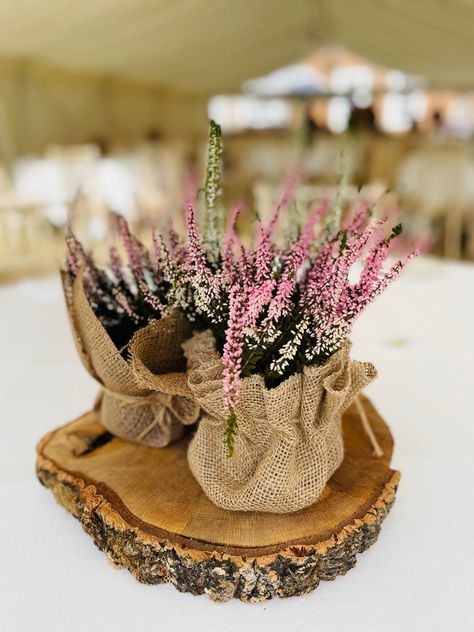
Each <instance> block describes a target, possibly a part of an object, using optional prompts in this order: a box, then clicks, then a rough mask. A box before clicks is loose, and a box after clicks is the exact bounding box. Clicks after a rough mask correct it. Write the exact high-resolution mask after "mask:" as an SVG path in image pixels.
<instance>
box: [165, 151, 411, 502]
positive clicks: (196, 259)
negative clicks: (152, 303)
mask: <svg viewBox="0 0 474 632" xmlns="http://www.w3.org/2000/svg"><path fill="white" fill-rule="evenodd" d="M217 145H219V143H217ZM217 155H219V156H220V149H219V151H218V152H216V161H215V162H216V163H217V162H218V161H217ZM293 185H294V183H290V185H289V186H288V187H287V188H286V190H285V192H284V194H283V196H282V200H281V202H280V204H279V206H278V208H277V210H276V212H275V214H274V217H273V218H272V219H271V221H270V222H269V223H268V225H266V226H264V225H262V223H261V222H260V221H259V220H257V221H256V234H255V239H254V244H253V245H252V246H250V247H244V246H243V245H242V243H240V241H239V239H238V236H237V233H236V222H237V218H238V214H239V211H238V209H235V210H234V211H233V213H232V217H231V219H230V223H229V228H228V230H227V234H226V235H225V236H223V235H221V234H219V232H218V230H217V228H216V227H218V226H219V225H221V224H222V221H221V218H220V216H219V214H216V221H214V222H213V221H211V220H209V218H207V220H206V221H205V222H204V225H205V226H206V230H205V232H204V234H201V233H200V230H199V227H198V222H197V220H196V214H195V211H194V208H193V206H192V205H189V206H188V209H187V214H186V222H187V230H188V244H187V248H186V255H185V257H184V258H183V259H182V261H181V262H180V263H179V264H178V265H177V268H178V269H179V272H178V273H177V278H178V279H180V280H181V282H183V283H184V284H185V285H186V287H190V288H191V291H192V293H193V297H194V303H193V306H194V310H195V313H194V314H193V315H192V318H193V320H195V322H197V323H198V324H199V325H200V327H201V328H203V327H207V329H206V330H205V331H201V332H198V333H196V334H195V335H194V336H193V337H192V338H191V339H190V340H188V341H187V342H185V343H184V344H183V348H184V350H185V354H186V356H187V358H188V363H189V372H188V384H189V386H190V389H191V391H192V393H193V395H194V397H195V399H196V401H197V402H198V403H199V405H200V406H201V408H202V410H203V415H202V418H201V420H200V424H199V426H198V428H197V431H196V433H195V435H194V437H193V439H192V441H191V443H190V446H189V450H188V461H189V465H190V468H191V470H192V472H193V474H194V476H195V478H196V479H197V480H198V482H199V483H200V485H201V486H202V488H203V490H204V491H205V493H206V494H207V496H208V497H209V498H210V499H211V500H212V501H213V502H214V503H215V504H217V505H218V506H220V507H223V508H225V509H230V510H242V511H246V510H257V511H269V512H275V513H284V512H290V511H296V510H299V509H302V508H304V507H306V506H308V505H310V504H312V503H313V502H314V501H315V500H316V499H317V498H318V497H319V495H320V494H321V492H322V490H323V488H324V485H325V484H326V482H327V480H328V479H329V478H330V476H331V475H332V474H333V472H334V471H335V470H336V469H337V468H338V467H339V465H340V464H341V462H342V459H343V440H342V434H341V417H342V413H343V412H344V410H345V409H346V408H347V407H348V406H349V405H350V404H351V403H352V402H353V401H354V400H356V398H357V396H358V394H359V393H360V392H361V390H362V389H363V388H364V387H365V386H366V385H367V384H368V383H369V382H370V381H371V380H373V379H374V378H375V376H376V371H375V369H374V367H373V366H372V364H370V363H366V362H358V361H355V360H352V359H351V358H350V341H349V336H350V332H351V329H352V326H353V323H354V321H355V320H356V318H357V317H358V316H359V315H360V314H361V312H362V311H363V310H364V309H365V308H366V307H367V306H368V305H369V304H370V303H371V302H372V301H373V300H374V299H375V298H376V297H377V296H378V295H379V294H381V293H382V292H383V291H384V290H385V289H386V288H387V287H388V285H389V284H390V283H392V282H393V281H394V280H395V279H396V278H397V276H398V275H399V273H400V272H401V270H402V269H403V267H404V265H405V264H406V262H407V260H408V259H410V258H411V257H412V256H414V255H415V253H413V254H412V255H410V256H409V257H408V258H407V260H406V261H404V262H402V261H398V262H396V263H395V264H393V265H392V266H391V267H389V268H388V270H384V269H383V265H384V263H385V261H386V260H387V257H388V255H389V249H390V244H391V243H392V240H393V239H394V238H395V237H397V235H399V234H400V232H401V225H398V226H396V227H395V228H393V229H392V230H391V231H389V233H388V235H386V236H381V235H380V233H381V230H382V229H383V226H384V224H385V220H383V219H382V220H378V221H372V220H371V216H372V209H371V208H368V207H367V206H363V207H361V208H359V209H357V210H356V211H355V212H354V213H353V214H352V215H351V216H350V217H349V218H348V219H346V220H345V221H341V217H342V209H341V206H340V202H339V200H340V196H338V195H336V197H335V200H334V202H333V204H329V203H328V202H323V203H321V204H319V205H317V206H316V208H315V209H314V210H313V212H311V213H310V214H309V216H308V219H307V221H306V222H305V223H304V225H303V226H302V227H301V228H300V230H298V231H297V232H298V234H297V236H296V238H294V239H293V240H291V241H290V242H289V243H285V244H283V245H279V244H278V243H277V240H276V239H275V238H274V232H275V227H276V225H277V223H278V221H279V219H280V214H281V210H282V208H284V206H285V205H286V204H287V203H288V200H289V198H290V197H291V188H292V186H293ZM213 190H214V191H215V192H216V191H218V190H219V186H218V184H216V183H215V182H214V185H213ZM209 226H211V229H212V230H211V232H209V231H208V230H207V227H209ZM357 262H359V263H361V264H362V268H361V272H360V274H359V278H358V279H357V280H355V282H353V281H352V280H351V278H350V277H351V271H352V269H353V267H354V265H355V264H356V263H357Z"/></svg>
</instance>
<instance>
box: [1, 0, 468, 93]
mask: <svg viewBox="0 0 474 632" xmlns="http://www.w3.org/2000/svg"><path fill="white" fill-rule="evenodd" d="M473 27H474V1H473V0H291V1H289V0H233V1H231V0H80V1H77V0H45V1H43V2H38V1H37V0H23V1H22V2H18V1H17V0H2V2H1V3H0V55H2V56H12V57H27V58H32V59H33V60H34V61H36V62H42V63H47V64H54V65H57V66H63V67H66V68H71V69H78V70H82V71H89V72H94V73H99V74H107V75H119V76H125V77H129V78H134V79H139V80H144V81H146V82H151V83H153V84H156V85H159V86H162V87H163V88H167V89H169V90H175V91H181V92H183V91H185V92H195V93H201V94H209V93H216V92H226V91H236V90H239V89H240V86H241V84H242V82H243V81H245V80H246V79H249V78H252V77H255V76H258V75H262V74H264V73H266V72H268V71H270V70H273V69H275V68H278V67H280V66H284V65H287V64H289V63H292V62H296V61H298V60H299V59H301V58H302V57H303V56H305V55H306V54H308V53H309V52H311V51H313V50H314V49H315V48H317V47H318V46H319V45H321V44H328V43H336V44H342V45H344V46H346V47H347V48H349V49H351V50H353V51H354V52H356V53H358V54H360V55H363V56H365V57H367V58H368V59H371V60H373V61H374V62H378V63H380V64H383V65H385V66H388V67H394V68H400V69H402V70H404V71H406V72H409V73H414V74H421V75H425V76H427V77H428V79H429V80H430V81H431V82H432V84H434V85H441V86H452V87H459V88H470V87H474V72H473V70H472V62H473V61H474V37H473V35H472V33H473Z"/></svg>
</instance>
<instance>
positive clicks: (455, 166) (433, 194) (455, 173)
mask: <svg viewBox="0 0 474 632" xmlns="http://www.w3.org/2000/svg"><path fill="white" fill-rule="evenodd" d="M398 190H399V191H400V193H401V194H402V195H403V196H404V198H405V200H406V201H407V202H408V204H409V205H410V206H411V207H412V209H413V213H414V214H416V215H417V216H418V218H419V219H420V220H421V222H423V221H424V222H425V223H426V224H427V225H429V224H433V223H435V222H441V223H442V225H443V233H444V243H443V253H444V255H445V256H446V257H449V258H453V259H460V258H462V255H463V235H464V234H465V233H466V229H467V231H468V247H467V253H468V254H469V255H470V256H473V252H474V245H473V241H474V235H473V230H474V229H473V228H472V223H473V217H474V157H473V156H472V155H470V154H469V152H468V149H467V147H466V146H464V145H451V146H433V147H428V148H425V149H422V150H420V151H416V152H414V153H412V154H410V155H409V156H408V157H407V158H406V160H405V161H404V163H403V164H402V166H401V168H400V172H399V177H398Z"/></svg>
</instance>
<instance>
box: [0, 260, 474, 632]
mask: <svg viewBox="0 0 474 632" xmlns="http://www.w3.org/2000/svg"><path fill="white" fill-rule="evenodd" d="M473 287H474V265H472V264H468V263H464V264H462V263H448V262H441V261H439V260H436V259H433V258H421V259H420V260H418V261H416V262H415V263H414V264H413V266H412V267H411V268H410V269H409V270H407V271H406V272H405V273H404V275H403V276H402V278H401V279H400V281H399V282H398V283H397V284H395V285H394V286H393V287H392V288H391V289H390V290H389V291H388V292H387V294H385V295H384V296H383V297H382V298H381V299H380V300H379V301H378V302H377V303H376V304H374V306H373V307H372V309H371V310H369V311H368V313H367V314H364V316H363V317H362V318H361V319H360V321H359V322H358V323H357V324H356V328H355V332H354V350H353V355H354V357H356V358H359V359H361V360H371V361H373V362H374V364H375V365H376V366H377V368H378V370H379V378H378V379H377V380H376V381H375V382H374V383H373V384H372V385H371V386H370V387H369V389H367V394H368V395H369V396H370V398H371V399H372V400H373V402H374V404H375V405H376V406H377V408H378V409H379V411H380V412H381V414H382V415H383V416H384V418H385V419H386V420H387V421H388V423H389V424H390V426H391V429H392V431H393V434H394V437H395V441H396V447H395V453H394V459H393V465H394V467H396V468H397V469H400V470H401V472H402V481H401V485H400V489H399V492H398V495H397V501H396V503H395V505H394V507H393V510H392V512H391V513H390V514H389V516H388V518H387V520H386V522H385V525H384V528H383V531H382V533H381V536H380V538H379V540H378V542H377V543H376V544H375V545H374V547H372V548H371V549H370V550H369V551H367V552H366V553H364V554H363V555H362V556H360V558H359V561H358V563H357V566H356V568H355V569H354V570H352V571H351V573H349V574H348V575H347V576H346V577H341V578H338V580H337V581H336V582H322V583H321V584H320V586H319V588H318V589H317V590H316V591H315V592H314V593H312V594H310V595H308V596H306V597H301V598H293V599H290V600H286V601H285V600H275V601H272V602H267V603H265V604H260V605H245V604H242V603H240V602H238V601H233V600H232V601H230V602H228V603H226V604H224V605H218V604H213V603H212V602H210V601H209V600H208V598H207V597H206V596H202V597H193V596H191V595H189V594H180V593H178V592H177V591H176V590H175V589H174V588H173V587H172V586H165V585H163V586H144V585H140V584H138V583H137V582H136V581H135V580H134V579H133V578H132V577H131V576H130V575H129V574H128V573H127V572H126V571H121V572H118V571H115V570H113V569H112V568H111V567H110V566H109V565H108V564H107V563H106V559H105V557H104V555H103V554H102V553H101V552H99V551H98V550H97V549H96V548H95V547H94V545H93V544H92V542H91V541H90V539H89V538H88V537H87V536H86V535H85V534H83V533H82V532H81V528H80V525H79V523H78V522H77V521H75V520H74V519H73V518H72V517H71V516H70V515H68V514H67V513H66V512H65V511H64V510H63V509H62V508H60V507H59V506H58V505H56V504H55V502H54V499H53V497H52V496H51V494H50V493H49V492H48V491H47V490H45V489H43V488H42V487H41V486H40V485H39V483H38V482H37V481H36V479H35V475H34V461H35V443H36V441H37V440H38V439H39V438H40V437H41V436H42V435H43V434H45V433H46V432H47V431H48V430H51V429H53V428H55V427H57V426H59V425H61V424H63V423H65V422H67V421H69V420H71V419H73V418H75V417H77V416H79V415H80V414H81V413H83V412H84V411H85V410H87V409H88V408H90V406H91V404H92V402H93V399H94V397H95V394H96V391H97V386H96V385H95V383H94V382H93V381H92V380H91V378H89V376H88V375H87V374H86V372H85V371H84V369H83V368H82V366H81V364H80V362H79V359H78V358H77V355H76V351H75V349H74V346H73V343H72V340H71V335H70V332H69V326H68V323H67V318H66V312H65V309H64V305H63V299H62V296H61V289H60V284H59V280H58V278H57V277H47V278H43V279H38V280H26V281H21V282H18V283H14V284H10V285H5V286H3V287H1V288H0V306H1V309H0V342H1V349H2V357H4V358H8V360H7V361H6V362H4V363H2V365H1V366H0V377H1V379H0V396H1V402H2V428H6V429H7V435H6V436H7V437H8V440H2V442H0V503H1V507H2V513H1V516H2V519H1V521H0V556H1V559H2V571H3V572H2V573H1V575H0V627H1V629H2V630H8V631H10V630H12V631H13V630H14V631H15V632H27V631H28V632H29V631H30V630H35V632H63V631H64V630H68V632H84V630H87V631H88V632H95V631H96V630H97V632H99V631H100V632H102V631H103V630H113V631H114V632H121V631H125V630H130V629H135V628H136V627H137V626H141V627H148V626H150V627H151V626H156V625H157V624H158V623H157V622H159V625H160V627H162V628H163V629H173V628H176V629H187V630H196V631H198V630H209V629H217V628H222V629H226V630H242V629H250V628H252V629H258V630H290V629H291V630H309V629H312V628H314V626H317V629H318V631H320V632H325V631H339V630H350V631H351V632H358V631H360V632H372V631H373V632H379V631H380V630H383V631H384V632H392V631H393V632H399V631H400V630H430V631H439V632H444V631H445V630H446V629H458V630H466V629H468V627H469V626H468V621H469V619H470V617H471V599H470V597H471V591H472V585H473V584H474V571H473V566H472V564H470V563H468V560H469V559H472V555H473V553H474V549H473V538H472V537H471V535H470V531H469V526H470V523H471V521H472V519H473V518H474V507H473V503H472V489H471V486H472V480H473V474H474V464H473V459H472V445H473V441H474V425H473V423H472V418H473V416H472V401H471V395H472V393H474V371H473V368H472V367H473V360H474V342H473V338H472V336H466V332H468V331H470V329H471V327H472V313H473V312H474V294H473V292H472V288H473ZM4 439H5V434H4ZM19 604H23V606H22V607H19ZM400 604H403V608H402V607H400Z"/></svg>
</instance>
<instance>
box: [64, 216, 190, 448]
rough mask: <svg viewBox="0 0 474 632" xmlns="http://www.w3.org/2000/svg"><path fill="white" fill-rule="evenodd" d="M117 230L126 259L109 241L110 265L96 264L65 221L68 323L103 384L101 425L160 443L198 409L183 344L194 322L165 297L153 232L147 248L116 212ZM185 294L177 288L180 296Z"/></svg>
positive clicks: (134, 438) (99, 402) (93, 373)
mask: <svg viewBox="0 0 474 632" xmlns="http://www.w3.org/2000/svg"><path fill="white" fill-rule="evenodd" d="M117 231H118V235H119V237H120V239H121V241H122V244H123V247H124V250H125V252H126V253H127V256H128V261H127V262H125V261H123V260H122V259H121V257H120V255H119V253H118V251H117V249H116V248H115V247H112V248H111V249H110V259H109V264H108V266H106V267H105V268H104V269H100V268H99V267H98V266H97V265H96V264H95V262H94V260H93V258H92V256H91V255H90V254H88V253H86V252H85V250H84V248H83V247H82V245H81V244H80V242H79V241H78V240H77V239H76V238H75V236H74V234H73V233H72V231H71V230H70V229H68V231H67V234H66V243H67V258H66V266H65V269H64V271H63V272H62V280H63V287H64V293H65V297H66V303H67V307H68V313H69V317H70V323H71V327H72V330H73V335H74V339H75V342H76V346H77V349H78V352H79V355H80V357H81V359H82V362H83V364H84V366H85V368H86V369H87V371H88V372H89V373H90V374H91V376H92V377H93V378H94V379H95V380H97V382H99V384H100V385H101V391H100V394H99V397H98V400H97V402H96V408H97V411H98V414H99V417H100V420H101V422H102V424H103V425H104V427H105V428H106V429H107V430H109V431H110V432H111V433H113V434H115V435H117V436H119V437H121V438H123V439H126V440H129V441H134V442H136V443H141V444H143V445H148V446H152V447H163V446H166V445H168V444H169V443H170V442H171V441H173V440H175V439H177V438H179V437H181V436H182V434H183V424H184V425H187V424H192V423H194V422H195V421H196V420H197V417H198V414H199V407H198V406H197V405H196V404H195V402H194V401H193V399H192V396H191V393H190V391H189V388H188V387H187V383H186V377H185V374H184V368H185V361H184V357H183V354H182V350H181V346H180V345H181V343H182V342H184V340H186V338H187V337H189V336H190V335H191V326H190V323H189V322H188V320H187V319H186V318H185V316H184V315H183V313H182V312H180V311H179V310H177V309H176V308H175V307H174V305H173V304H171V302H170V301H169V300H168V298H169V296H168V293H169V288H170V282H169V279H168V278H167V273H166V270H165V269H164V267H163V265H162V261H161V259H159V257H158V256H156V254H157V253H158V251H159V243H158V238H157V236H156V235H155V242H156V246H157V248H155V249H154V250H153V251H152V253H151V254H150V253H148V251H147V250H146V249H145V248H144V246H143V245H142V244H141V243H140V242H139V241H138V240H137V239H136V238H135V237H134V236H133V235H132V234H131V232H130V229H129V227H128V224H127V222H126V220H125V219H124V218H123V217H121V216H117ZM168 238H169V243H168V246H169V249H170V250H172V251H175V250H177V249H178V242H177V239H176V236H175V235H174V233H173V232H172V231H170V232H169V234H168ZM161 239H162V238H161ZM184 295H185V290H182V296H181V303H183V304H185V303H186V302H185V300H184Z"/></svg>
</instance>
